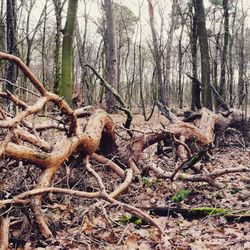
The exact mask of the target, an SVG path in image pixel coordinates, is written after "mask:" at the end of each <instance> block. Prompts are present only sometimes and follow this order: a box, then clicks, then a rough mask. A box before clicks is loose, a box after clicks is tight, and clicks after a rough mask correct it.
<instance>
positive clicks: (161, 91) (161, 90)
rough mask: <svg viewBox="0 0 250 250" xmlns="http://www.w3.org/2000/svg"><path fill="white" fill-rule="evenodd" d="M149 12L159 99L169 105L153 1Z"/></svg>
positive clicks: (149, 3)
mask: <svg viewBox="0 0 250 250" xmlns="http://www.w3.org/2000/svg"><path fill="white" fill-rule="evenodd" d="M148 12H149V22H150V29H151V33H152V39H153V56H154V61H155V70H156V79H157V95H158V99H159V101H160V102H161V103H163V104H164V105H168V99H167V92H166V86H165V85H164V82H163V79H162V55H161V54H160V50H159V42H158V38H157V32H156V29H155V19H154V7H153V4H152V1H151V0H148Z"/></svg>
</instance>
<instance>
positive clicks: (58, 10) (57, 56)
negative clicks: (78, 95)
mask: <svg viewBox="0 0 250 250" xmlns="http://www.w3.org/2000/svg"><path fill="white" fill-rule="evenodd" d="M53 3H54V9H55V16H56V35H55V50H54V63H55V81H54V86H53V91H54V93H56V94H57V93H58V87H59V86H60V85H61V64H62V62H61V59H62V57H61V43H62V11H63V7H64V4H65V3H66V0H64V1H63V2H61V0H53Z"/></svg>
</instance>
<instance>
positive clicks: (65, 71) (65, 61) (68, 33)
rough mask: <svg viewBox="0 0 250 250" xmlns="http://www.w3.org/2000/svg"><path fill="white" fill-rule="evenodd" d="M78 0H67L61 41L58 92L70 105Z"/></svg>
mask: <svg viewBox="0 0 250 250" xmlns="http://www.w3.org/2000/svg"><path fill="white" fill-rule="evenodd" d="M77 6H78V0H69V2H68V11H67V17H66V23H65V27H64V30H63V43H62V80H61V86H59V94H60V95H62V96H63V97H64V98H65V100H66V101H67V103H68V104H69V105H70V106H72V86H73V82H72V81H73V79H72V63H73V62H72V61H73V59H72V54H73V53H72V52H73V34H74V30H75V22H76V18H77Z"/></svg>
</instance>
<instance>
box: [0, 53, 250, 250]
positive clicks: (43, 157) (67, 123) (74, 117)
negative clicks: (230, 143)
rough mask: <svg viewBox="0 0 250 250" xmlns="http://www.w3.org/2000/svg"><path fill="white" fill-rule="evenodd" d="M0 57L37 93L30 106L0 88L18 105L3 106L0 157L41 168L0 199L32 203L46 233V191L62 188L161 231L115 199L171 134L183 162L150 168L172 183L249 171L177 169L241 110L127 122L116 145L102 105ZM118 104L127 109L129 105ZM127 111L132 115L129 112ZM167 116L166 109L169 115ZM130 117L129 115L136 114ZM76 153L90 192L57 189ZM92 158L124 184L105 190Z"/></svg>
mask: <svg viewBox="0 0 250 250" xmlns="http://www.w3.org/2000/svg"><path fill="white" fill-rule="evenodd" d="M0 59H2V60H8V61H10V62H13V63H15V64H17V65H18V66H19V68H20V69H21V70H22V71H23V73H24V74H25V76H26V77H27V78H28V79H29V80H30V81H31V83H32V84H33V86H34V88H35V89H36V90H37V92H38V97H36V98H37V99H36V101H35V102H34V104H33V105H28V104H26V103H25V102H23V101H22V100H21V99H19V98H18V97H17V96H15V95H13V94H11V93H10V92H8V91H6V92H1V93H0V96H1V97H2V98H3V99H4V100H6V101H8V102H11V103H13V104H14V105H15V106H16V107H17V108H18V109H19V110H20V111H19V112H17V113H16V114H15V115H13V114H10V113H9V112H6V111H5V110H4V109H3V108H0V115H1V120H0V128H1V136H2V142H1V145H0V156H1V158H2V159H3V158H5V159H11V160H14V161H15V162H17V163H20V162H21V163H22V164H31V165H33V166H35V167H36V168H39V169H40V170H41V172H40V175H39V178H38V180H37V182H36V185H35V187H34V188H30V189H28V191H25V192H21V193H19V194H14V195H11V197H7V198H6V199H2V200H0V208H1V210H3V209H6V210H7V209H8V207H9V206H22V205H30V206H31V207H32V209H33V213H34V217H35V221H36V223H37V224H38V227H39V230H40V232H41V234H42V235H43V236H44V237H45V238H49V237H52V236H53V234H52V232H51V230H50V228H49V226H48V223H47V221H46V218H45V215H44V214H43V212H42V209H41V208H42V202H43V195H44V194H45V193H61V194H66V195H70V196H77V197H80V198H87V199H101V200H104V201H105V202H107V203H108V204H112V205H115V206H118V207H121V208H123V209H124V210H125V211H127V212H129V213H131V214H133V215H135V216H137V217H140V218H142V219H143V220H145V221H147V222H148V223H149V224H151V225H154V226H156V227H157V228H158V229H159V231H160V233H161V234H163V233H164V232H163V229H162V228H161V227H160V225H159V224H158V223H157V222H156V221H155V220H154V219H153V218H152V217H151V216H150V215H149V214H148V213H146V212H143V211H142V210H140V209H138V208H136V207H134V206H132V205H129V204H126V203H123V202H120V201H118V200H117V199H116V197H117V196H119V194H121V193H122V192H124V191H125V190H127V189H128V187H129V185H130V184H131V183H132V180H133V176H134V174H141V172H142V171H143V169H140V168H139V167H138V162H139V160H140V157H141V155H142V152H143V151H144V150H145V149H146V148H147V147H149V146H151V145H153V144H155V143H158V142H159V141H161V140H164V139H166V138H168V139H169V140H171V141H172V142H173V145H174V146H175V147H176V148H177V156H178V157H179V158H180V159H181V161H182V162H181V163H180V164H179V166H177V168H176V170H175V171H174V172H164V171H163V170H162V169H160V168H159V167H157V166H153V165H152V166H150V167H149V168H150V170H152V171H154V173H155V174H156V176H158V177H161V178H167V179H170V180H172V181H173V180H175V179H178V180H184V181H202V182H207V183H209V184H212V185H214V186H217V187H220V183H217V182H215V179H216V178H217V177H219V176H221V175H224V174H228V173H234V172H245V171H250V169H249V168H248V167H240V168H234V169H225V170H222V171H214V172H211V173H205V174H202V173H199V174H193V175H191V174H183V173H181V172H180V171H181V169H183V168H192V167H193V165H194V164H195V162H197V161H198V160H200V158H201V155H202V154H201V153H200V152H201V151H202V150H203V151H204V148H205V151H204V152H206V151H207V148H209V145H210V144H211V143H212V142H213V140H214V129H215V126H219V127H220V128H221V129H224V128H226V127H228V126H229V125H230V124H231V123H232V122H235V119H236V118H235V117H236V116H233V114H230V116H229V117H224V116H222V115H215V114H213V113H212V112H210V111H208V110H206V109H201V110H200V114H199V116H196V119H195V120H194V121H193V124H191V123H187V122H184V121H181V120H179V119H177V117H175V116H173V115H172V114H171V119H170V120H171V124H169V125H168V127H167V128H164V129H162V130H159V131H149V132H145V131H138V130H136V129H134V130H133V129H129V125H130V122H129V125H128V124H127V125H126V126H125V128H123V130H124V131H125V137H126V140H123V143H122V144H121V145H119V146H118V145H117V144H116V138H115V135H116V134H115V133H116V128H115V124H114V123H113V121H112V118H111V117H110V116H109V115H108V114H107V113H106V112H105V111H103V110H101V109H98V110H95V109H93V108H90V109H89V108H87V107H86V108H80V109H76V110H73V109H72V108H71V107H70V106H69V105H68V104H67V103H66V102H65V101H64V99H62V98H61V97H59V96H58V95H56V94H53V93H51V92H49V91H47V90H46V89H45V88H44V87H43V85H42V84H41V83H40V81H38V79H37V78H36V77H35V76H34V75H33V73H32V72H31V71H30V69H29V68H27V67H26V66H25V65H24V64H23V62H22V61H21V60H20V59H19V58H17V57H14V56H12V55H9V54H5V53H1V52H0ZM110 91H112V89H110ZM36 95H37V94H36ZM49 103H52V104H53V106H54V107H56V109H57V112H55V113H52V114H51V115H50V116H52V119H50V122H48V119H45V120H43V121H42V120H41V119H40V120H39V116H38V115H39V114H40V115H41V114H42V113H43V109H44V107H45V106H46V105H48V104H49ZM120 103H122V106H123V107H122V108H123V109H124V107H126V105H125V103H124V102H120ZM127 113H129V114H131V113H130V112H128V111H127ZM169 114H170V113H169V112H168V116H169ZM128 117H129V118H131V116H128ZM197 117H198V118H197ZM237 117H238V116H237ZM36 118H38V119H36ZM129 121H131V119H129ZM49 130H53V131H61V132H60V133H58V134H54V137H57V136H58V138H55V142H51V140H50V139H48V138H46V136H45V135H46V132H48V131H49ZM42 132H44V133H42ZM39 133H42V134H39ZM190 142H192V143H194V144H195V145H196V152H194V151H192V150H191V149H190V145H189V144H190ZM101 154H102V155H101ZM107 155H115V156H116V157H118V158H119V162H120V163H121V164H120V165H118V164H117V163H115V162H114V161H112V160H110V159H108V158H107V157H106V156H107ZM74 157H75V158H77V164H81V165H83V166H84V167H85V169H86V170H87V171H88V172H89V173H90V174H91V175H92V176H93V177H94V178H95V180H96V182H97V183H98V191H95V192H86V191H80V190H73V189H69V188H57V187H53V185H54V183H53V182H54V178H55V175H56V173H57V172H58V171H59V169H60V168H61V167H62V166H63V164H65V163H68V162H70V161H71V160H72V159H73V158H74ZM91 160H95V161H97V162H99V163H101V164H105V165H107V166H108V167H109V168H110V170H112V171H113V172H115V173H116V174H117V176H118V178H122V179H124V180H123V182H122V183H121V184H120V185H119V186H118V187H116V188H115V189H114V190H113V191H112V192H108V191H107V188H106V187H105V185H104V183H103V181H102V178H101V176H100V175H99V174H98V173H97V172H96V171H95V170H94V168H93V167H92V165H91V163H90V161H91ZM124 166H125V167H124ZM3 214H5V216H2V217H3V218H2V220H1V235H0V239H1V247H2V248H1V249H7V247H8V233H9V228H10V227H11V223H10V219H9V218H8V216H7V214H8V213H3Z"/></svg>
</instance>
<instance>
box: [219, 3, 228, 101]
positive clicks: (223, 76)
mask: <svg viewBox="0 0 250 250" xmlns="http://www.w3.org/2000/svg"><path fill="white" fill-rule="evenodd" d="M223 10H224V45H223V51H222V59H221V77H220V90H219V93H220V95H221V96H222V98H223V99H225V96H226V63H227V51H228V40H229V13H228V0H223Z"/></svg>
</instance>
